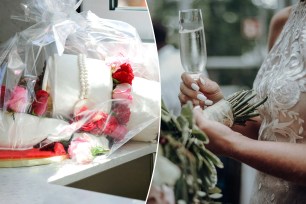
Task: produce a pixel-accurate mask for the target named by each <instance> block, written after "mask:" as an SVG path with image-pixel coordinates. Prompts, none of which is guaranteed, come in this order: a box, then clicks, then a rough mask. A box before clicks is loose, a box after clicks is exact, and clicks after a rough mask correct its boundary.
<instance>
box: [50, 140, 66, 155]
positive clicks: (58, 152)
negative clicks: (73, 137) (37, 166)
mask: <svg viewBox="0 0 306 204" xmlns="http://www.w3.org/2000/svg"><path fill="white" fill-rule="evenodd" d="M53 151H54V153H55V154H56V155H62V154H66V151H65V148H64V146H63V144H62V143H60V142H55V143H54V148H53Z"/></svg>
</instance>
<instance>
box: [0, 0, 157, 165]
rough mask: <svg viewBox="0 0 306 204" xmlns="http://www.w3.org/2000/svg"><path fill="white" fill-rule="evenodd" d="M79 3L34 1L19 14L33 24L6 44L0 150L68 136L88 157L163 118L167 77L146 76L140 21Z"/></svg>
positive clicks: (0, 49) (72, 147) (69, 144)
mask: <svg viewBox="0 0 306 204" xmlns="http://www.w3.org/2000/svg"><path fill="white" fill-rule="evenodd" d="M77 6H78V4H76V2H75V1H74V0H65V1H63V0H28V1H25V2H24V3H23V4H22V8H23V11H24V13H22V14H21V13H19V14H14V15H12V18H13V19H16V20H21V21H27V22H32V23H33V25H32V26H31V27H29V28H27V29H26V30H23V31H22V32H19V33H16V34H15V35H14V36H13V37H12V38H11V39H9V40H8V41H7V42H5V43H3V44H2V45H1V46H0V65H1V69H0V82H1V85H2V86H1V92H0V95H1V101H0V103H1V104H0V106H1V112H0V149H4V150H25V149H31V148H33V147H37V148H41V149H43V148H46V147H48V146H50V145H51V146H52V145H54V143H61V144H63V146H64V147H66V150H67V151H68V152H69V155H70V157H71V158H72V159H73V160H75V161H76V162H78V163H87V162H90V161H92V159H93V158H94V157H95V156H97V155H101V154H103V155H106V156H107V155H109V154H110V153H112V152H114V151H115V150H116V149H118V148H119V147H120V146H122V145H123V144H124V143H126V142H127V141H128V140H130V139H131V138H133V137H135V136H136V135H137V134H139V133H140V132H142V131H143V130H145V129H146V128H149V127H150V126H151V125H152V124H153V123H156V121H159V114H160V109H159V107H160V103H159V101H160V87H159V82H158V80H156V79H154V80H152V79H150V77H148V76H145V77H144V76H143V75H141V73H146V72H145V71H144V70H145V69H147V68H146V67H145V64H146V62H145V61H144V59H146V58H145V57H144V53H145V52H144V50H143V46H142V42H141V40H140V38H139V36H138V33H137V31H136V30H135V28H134V27H132V26H131V25H129V24H127V23H125V22H121V21H116V20H110V19H102V18H99V17H98V16H97V15H95V14H94V13H92V12H90V11H88V12H83V13H78V12H76V7H77ZM156 64H157V63H156ZM155 68H156V67H155ZM148 89H149V90H148ZM150 89H151V90H150ZM148 92H149V93H150V94H148ZM155 126H156V125H155ZM155 126H154V127H155ZM151 133H152V135H154V137H155V136H156V135H157V133H158V126H156V128H154V130H152V131H151ZM149 137H150V136H149ZM152 139H153V137H152V136H151V138H147V139H146V138H141V139H140V140H142V141H148V140H152ZM86 151H87V153H88V154H87V155H86V153H84V152H86Z"/></svg>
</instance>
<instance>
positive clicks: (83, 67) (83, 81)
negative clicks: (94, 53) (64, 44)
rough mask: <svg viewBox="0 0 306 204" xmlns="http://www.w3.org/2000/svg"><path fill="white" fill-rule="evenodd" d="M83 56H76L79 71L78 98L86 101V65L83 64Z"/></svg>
mask: <svg viewBox="0 0 306 204" xmlns="http://www.w3.org/2000/svg"><path fill="white" fill-rule="evenodd" d="M85 59H86V57H85V55H84V54H80V55H79V56H78V63H79V69H80V70H79V71H80V85H81V90H80V96H79V98H80V99H81V100H82V99H86V98H88V71H87V68H86V63H85Z"/></svg>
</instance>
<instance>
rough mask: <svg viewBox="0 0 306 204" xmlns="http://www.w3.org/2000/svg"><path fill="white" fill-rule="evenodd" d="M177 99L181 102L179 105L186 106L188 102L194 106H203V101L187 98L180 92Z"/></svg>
mask: <svg viewBox="0 0 306 204" xmlns="http://www.w3.org/2000/svg"><path fill="white" fill-rule="evenodd" d="M178 98H179V100H180V102H181V105H183V104H186V103H187V102H188V101H191V102H192V104H193V105H194V106H201V107H204V105H205V102H204V101H200V100H198V99H195V98H191V97H188V96H186V95H185V94H183V93H182V92H180V93H179V95H178Z"/></svg>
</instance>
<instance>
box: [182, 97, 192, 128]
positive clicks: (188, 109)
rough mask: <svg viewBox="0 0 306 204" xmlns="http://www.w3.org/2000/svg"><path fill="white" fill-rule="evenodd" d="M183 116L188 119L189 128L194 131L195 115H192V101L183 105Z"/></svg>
mask: <svg viewBox="0 0 306 204" xmlns="http://www.w3.org/2000/svg"><path fill="white" fill-rule="evenodd" d="M181 115H182V116H184V117H185V118H186V119H187V121H188V124H189V128H190V129H192V126H193V113H192V103H191V102H190V101H188V103H187V104H185V105H183V107H182V110H181Z"/></svg>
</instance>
